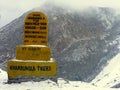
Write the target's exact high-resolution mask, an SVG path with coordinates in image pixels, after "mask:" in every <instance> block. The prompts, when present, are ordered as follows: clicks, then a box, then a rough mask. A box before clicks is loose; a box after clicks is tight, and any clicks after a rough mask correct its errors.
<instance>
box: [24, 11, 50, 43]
mask: <svg viewBox="0 0 120 90" xmlns="http://www.w3.org/2000/svg"><path fill="white" fill-rule="evenodd" d="M47 42H48V20H47V17H46V16H45V14H43V13H42V12H32V13H30V14H28V15H27V17H26V19H25V22H24V45H47Z"/></svg>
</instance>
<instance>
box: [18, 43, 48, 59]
mask: <svg viewBox="0 0 120 90" xmlns="http://www.w3.org/2000/svg"><path fill="white" fill-rule="evenodd" d="M16 59H19V60H50V48H49V47H48V46H45V45H21V46H17V50H16Z"/></svg>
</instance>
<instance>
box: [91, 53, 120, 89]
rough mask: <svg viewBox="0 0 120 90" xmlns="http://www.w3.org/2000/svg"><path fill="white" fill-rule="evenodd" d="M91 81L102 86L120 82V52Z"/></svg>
mask: <svg viewBox="0 0 120 90" xmlns="http://www.w3.org/2000/svg"><path fill="white" fill-rule="evenodd" d="M91 83H92V84H94V85H96V86H101V87H113V86H114V85H117V84H119V83H120V53H118V54H117V55H116V56H115V57H113V58H112V59H111V60H110V61H109V62H108V64H107V66H106V67H105V68H104V69H103V70H102V71H101V73H100V74H99V75H98V76H97V77H96V78H95V79H94V80H93V81H92V82H91Z"/></svg>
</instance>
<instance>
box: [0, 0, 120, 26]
mask: <svg viewBox="0 0 120 90" xmlns="http://www.w3.org/2000/svg"><path fill="white" fill-rule="evenodd" d="M47 1H51V2H53V1H55V2H57V3H59V4H60V5H62V4H66V5H69V6H70V7H73V8H83V7H86V6H101V7H112V8H115V9H118V8H120V0H0V27H2V26H4V25H6V24H8V23H9V22H11V21H12V20H14V19H15V18H17V17H19V16H21V15H22V14H23V13H24V12H26V11H28V10H31V9H33V8H35V7H39V6H41V5H42V4H44V3H45V2H47Z"/></svg>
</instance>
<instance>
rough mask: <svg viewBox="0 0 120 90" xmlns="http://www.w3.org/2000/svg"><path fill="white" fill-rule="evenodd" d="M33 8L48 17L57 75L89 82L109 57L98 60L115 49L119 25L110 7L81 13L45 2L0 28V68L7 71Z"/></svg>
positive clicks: (20, 42)
mask: <svg viewBox="0 0 120 90" xmlns="http://www.w3.org/2000/svg"><path fill="white" fill-rule="evenodd" d="M90 10H91V11H90ZM33 11H41V12H43V13H45V14H46V16H47V17H48V21H49V24H48V25H49V39H48V43H49V46H50V47H51V49H52V57H54V58H55V59H56V61H57V63H58V74H57V77H62V78H67V79H69V80H78V81H79V80H82V81H90V80H92V79H93V78H94V77H95V76H96V75H97V74H98V73H99V72H98V71H99V69H100V68H101V67H102V66H104V65H105V63H106V62H107V60H109V59H107V58H106V59H105V60H104V61H103V63H102V64H101V65H100V66H98V63H100V61H101V59H102V58H103V57H106V55H107V54H109V52H110V51H111V50H116V54H117V52H118V51H117V49H116V48H117V47H116V46H117V45H118V43H117V42H116V38H117V36H116V35H118V33H119V31H120V30H119V28H120V27H119V26H117V27H115V25H116V24H120V23H119V20H117V19H116V18H118V17H116V16H115V14H114V13H115V12H114V11H113V9H108V8H90V9H88V12H87V10H86V11H84V12H83V11H82V12H81V11H79V10H73V9H69V8H67V9H66V8H65V7H60V6H57V5H51V4H50V5H49V4H47V6H46V5H45V6H42V7H40V8H35V9H33V10H31V11H28V12H26V13H24V14H23V15H22V16H21V17H19V18H17V19H16V20H14V21H13V22H11V23H10V24H8V25H7V26H5V27H3V28H1V29H0V44H1V47H0V51H1V52H2V53H1V56H0V62H1V64H0V67H1V68H3V69H5V70H6V68H7V66H6V63H7V60H9V59H12V58H14V57H15V49H16V46H17V45H21V44H23V41H22V39H23V24H24V19H25V16H26V15H27V14H28V13H30V12H33ZM114 48H115V49H114ZM73 67H74V68H73ZM96 68H97V70H96Z"/></svg>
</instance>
